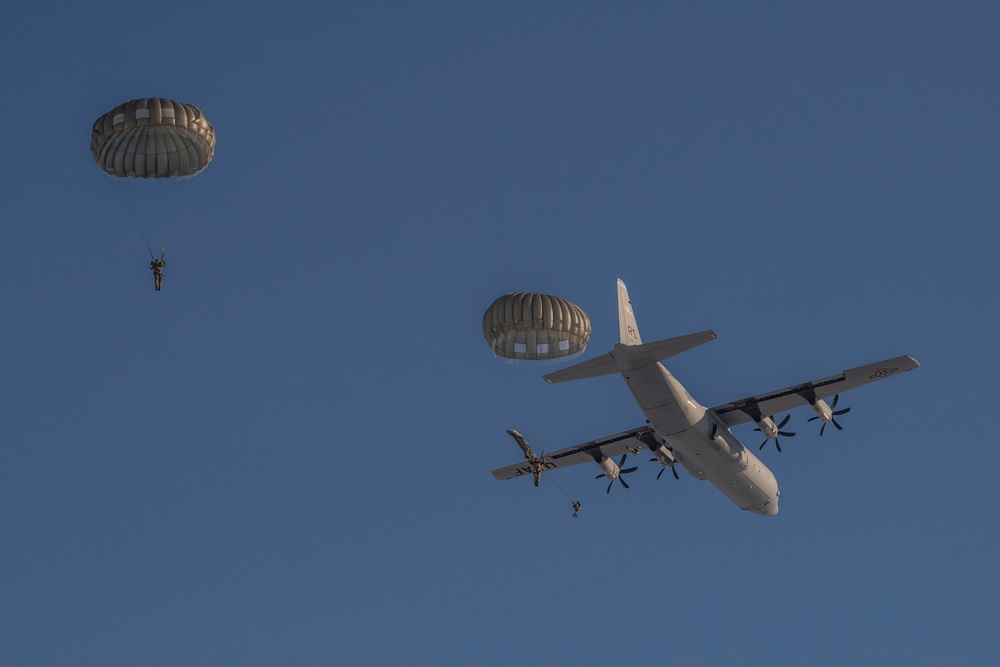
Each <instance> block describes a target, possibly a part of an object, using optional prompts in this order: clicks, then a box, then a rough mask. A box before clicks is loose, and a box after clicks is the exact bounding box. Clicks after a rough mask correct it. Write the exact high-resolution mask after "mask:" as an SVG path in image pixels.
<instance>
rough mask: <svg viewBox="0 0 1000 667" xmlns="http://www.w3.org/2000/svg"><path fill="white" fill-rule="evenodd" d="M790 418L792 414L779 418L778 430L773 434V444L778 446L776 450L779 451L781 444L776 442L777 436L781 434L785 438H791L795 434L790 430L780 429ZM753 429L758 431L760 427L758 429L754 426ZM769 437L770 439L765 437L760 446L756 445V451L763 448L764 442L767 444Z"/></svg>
mask: <svg viewBox="0 0 1000 667" xmlns="http://www.w3.org/2000/svg"><path fill="white" fill-rule="evenodd" d="M791 418H792V416H791V415H785V418H784V419H782V420H781V423H780V424H778V426H777V431H778V432H777V433H776V434H775V436H774V446H775V447H777V448H778V451H779V452H780V451H781V445H780V444H778V436H781V435H783V436H785V437H786V438H791V437H792V436H794V435H795V433H793V432H790V431H782V430H781V429H782V428H784V426H785V424H787V423H788V420H789V419H791ZM754 430H755V431H760V429H759V428H755V429H754ZM770 439H771V438H767V439H765V440H764V442H762V443H760V447H758V448H757V449H758V451H759V450H761V449H764V445H766V444H767V441H768V440H770Z"/></svg>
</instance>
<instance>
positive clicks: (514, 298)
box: [483, 292, 590, 359]
mask: <svg viewBox="0 0 1000 667" xmlns="http://www.w3.org/2000/svg"><path fill="white" fill-rule="evenodd" d="M483 336H485V337H486V342H487V343H489V345H490V349H491V350H493V353H494V354H496V355H498V356H501V357H506V358H508V359H558V358H560V357H568V356H570V355H572V354H576V353H577V352H582V351H583V349H584V348H585V347H587V341H588V340H590V318H589V317H587V314H586V313H585V312H583V310H581V309H580V307H579V306H576V305H574V304H572V303H570V302H569V301H566V300H564V299H560V298H559V297H555V296H549V295H547V294H531V293H530V292H512V293H510V294H505V295H504V296H502V297H500V298H499V299H497V300H496V301H494V302H493V305H491V306H490V307H489V308H487V309H486V313H485V314H484V315H483Z"/></svg>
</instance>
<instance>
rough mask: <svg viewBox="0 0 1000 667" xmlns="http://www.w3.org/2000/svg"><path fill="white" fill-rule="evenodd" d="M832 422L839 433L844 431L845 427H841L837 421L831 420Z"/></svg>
mask: <svg viewBox="0 0 1000 667" xmlns="http://www.w3.org/2000/svg"><path fill="white" fill-rule="evenodd" d="M830 421H832V422H833V425H834V426H836V427H837V430H838V431H843V430H844V427H843V426H841V425H840V424H838V423H837V420H836V419H831V420H830Z"/></svg>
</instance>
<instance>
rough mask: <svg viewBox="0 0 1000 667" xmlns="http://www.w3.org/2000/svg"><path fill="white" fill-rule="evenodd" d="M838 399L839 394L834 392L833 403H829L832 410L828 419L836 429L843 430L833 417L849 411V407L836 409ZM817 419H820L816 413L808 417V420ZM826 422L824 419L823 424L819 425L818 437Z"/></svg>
mask: <svg viewBox="0 0 1000 667" xmlns="http://www.w3.org/2000/svg"><path fill="white" fill-rule="evenodd" d="M839 400H840V394H834V396H833V403H832V404H831V405H830V410H831V411H832V414H831V415H830V421H832V422H833V425H834V426H836V427H837V430H838V431H843V430H844V427H843V426H841V425H840V424H838V423H837V420H836V419H834V418H835V417H839V416H840V415H846V414H847V413H848V412H850V411H851V409H850V408H843V409H841V410H838V409H837V402H838V401H839ZM817 419H820V417H819V415H817V416H815V417H810V418H809V421H815V420H817ZM826 424H827V422H826V421H825V420H824V421H823V425H822V426H820V427H819V434H820V437H822V436H823V431H825V430H826Z"/></svg>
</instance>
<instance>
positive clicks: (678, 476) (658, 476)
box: [649, 459, 681, 479]
mask: <svg viewBox="0 0 1000 667" xmlns="http://www.w3.org/2000/svg"><path fill="white" fill-rule="evenodd" d="M649 461H650V462H653V461H659V459H649ZM661 465H662V464H661ZM674 465H677V464H676V463H675V464H674ZM669 468H670V472H672V473H674V479H680V478H681V476H680V475H678V474H677V468H675V467H674V466H673V465H672V466H669ZM666 470H667V469H666V468H663V469H661V470H660V472H658V473H656V479H660V475H662V474H663V473H664V472H665V471H666Z"/></svg>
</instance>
